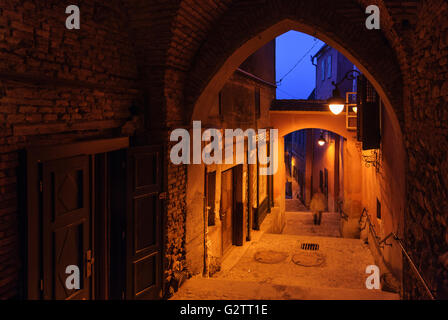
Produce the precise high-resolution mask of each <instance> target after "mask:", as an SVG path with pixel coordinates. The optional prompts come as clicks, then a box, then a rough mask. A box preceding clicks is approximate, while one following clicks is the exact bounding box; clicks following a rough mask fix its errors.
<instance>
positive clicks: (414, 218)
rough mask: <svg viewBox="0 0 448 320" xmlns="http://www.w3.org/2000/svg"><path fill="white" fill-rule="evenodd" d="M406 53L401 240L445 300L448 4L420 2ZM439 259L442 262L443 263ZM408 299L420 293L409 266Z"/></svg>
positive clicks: (447, 288)
mask: <svg viewBox="0 0 448 320" xmlns="http://www.w3.org/2000/svg"><path fill="white" fill-rule="evenodd" d="M418 12H419V13H418V17H417V25H416V28H415V31H414V34H415V36H414V42H413V46H412V51H411V52H412V55H411V58H410V72H409V78H410V79H409V81H410V91H409V93H410V94H409V100H410V105H409V108H408V110H407V111H408V112H407V114H406V124H405V131H406V135H405V136H406V147H407V151H408V156H409V165H408V173H407V210H406V230H405V235H406V244H407V246H408V247H409V248H410V249H411V254H412V257H413V258H414V259H415V260H416V264H417V266H418V267H419V268H421V269H422V270H423V276H424V277H425V278H426V279H427V280H428V281H429V283H430V286H431V287H432V288H433V289H434V290H437V291H438V294H439V297H440V298H444V299H448V269H447V268H448V261H447V258H446V256H445V259H442V256H443V255H444V254H445V255H446V253H447V252H448V233H447V230H448V216H447V207H448V201H447V199H448V160H447V159H448V154H447V152H448V136H447V130H448V124H447V123H448V122H447V120H448V20H447V19H446V17H447V16H448V3H447V2H446V1H442V0H427V1H422V4H421V6H420V8H419V10H418ZM442 262H443V263H444V265H445V267H443V266H442ZM405 280H406V281H405V293H406V295H405V296H406V297H407V298H419V297H425V296H424V291H423V290H422V287H421V286H420V285H419V284H418V283H417V281H416V280H415V277H414V275H413V274H412V273H411V272H410V271H408V272H407V273H406V274H405Z"/></svg>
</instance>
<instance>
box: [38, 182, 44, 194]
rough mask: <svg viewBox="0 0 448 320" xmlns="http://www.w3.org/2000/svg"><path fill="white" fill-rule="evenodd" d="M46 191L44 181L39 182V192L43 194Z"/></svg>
mask: <svg viewBox="0 0 448 320" xmlns="http://www.w3.org/2000/svg"><path fill="white" fill-rule="evenodd" d="M43 190H44V182H43V181H42V180H40V181H39V191H40V192H41V193H42V192H43Z"/></svg>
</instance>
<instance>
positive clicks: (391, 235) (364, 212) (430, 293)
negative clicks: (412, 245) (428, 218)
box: [359, 208, 436, 300]
mask: <svg viewBox="0 0 448 320" xmlns="http://www.w3.org/2000/svg"><path fill="white" fill-rule="evenodd" d="M364 216H365V217H366V222H365V224H364V226H363V227H362V228H361V231H362V230H364V229H365V228H366V227H367V224H368V225H369V231H370V233H371V234H372V236H373V238H374V239H375V241H376V245H377V246H378V247H380V248H382V247H383V244H384V245H388V246H392V244H390V243H387V240H389V239H393V240H395V241H396V242H397V243H398V245H399V247H400V249H401V252H402V253H403V254H404V256H405V257H406V259H407V260H408V262H409V265H410V266H411V269H412V270H413V271H414V273H415V275H416V276H417V279H418V280H419V281H420V282H421V283H422V285H423V287H424V288H425V291H426V293H427V294H428V296H429V297H430V298H431V300H436V297H435V295H434V293H433V291H432V290H431V289H430V288H429V285H428V283H427V282H426V280H425V279H424V278H423V276H422V275H421V273H420V271H419V270H418V268H417V266H416V265H415V263H414V261H413V260H412V258H411V256H410V255H409V253H408V251H407V250H406V248H405V247H404V243H403V241H402V240H401V239H400V238H399V237H398V236H397V234H396V233H395V232H391V233H389V234H388V235H387V236H386V237H384V239H383V240H380V237H378V236H377V233H376V231H375V226H374V224H373V223H372V221H371V220H370V215H369V214H368V212H367V209H366V208H364V209H363V210H362V214H361V217H360V218H359V223H360V224H361V221H362V218H363V217H364Z"/></svg>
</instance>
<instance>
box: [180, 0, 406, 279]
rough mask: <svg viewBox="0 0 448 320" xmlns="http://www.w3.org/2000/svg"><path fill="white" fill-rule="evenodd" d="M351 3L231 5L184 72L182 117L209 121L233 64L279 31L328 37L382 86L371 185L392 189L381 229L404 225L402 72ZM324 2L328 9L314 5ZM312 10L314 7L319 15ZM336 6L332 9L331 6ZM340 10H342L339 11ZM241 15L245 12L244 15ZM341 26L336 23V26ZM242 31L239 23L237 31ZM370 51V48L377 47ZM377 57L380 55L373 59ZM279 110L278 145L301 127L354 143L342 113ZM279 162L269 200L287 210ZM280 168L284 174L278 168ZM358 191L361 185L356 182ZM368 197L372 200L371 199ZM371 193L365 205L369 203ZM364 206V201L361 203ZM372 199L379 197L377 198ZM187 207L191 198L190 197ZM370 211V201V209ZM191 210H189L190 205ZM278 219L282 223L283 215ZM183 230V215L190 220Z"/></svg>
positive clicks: (383, 191)
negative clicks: (378, 154)
mask: <svg viewBox="0 0 448 320" xmlns="http://www.w3.org/2000/svg"><path fill="white" fill-rule="evenodd" d="M345 2H346V4H347V5H348V6H352V7H353V9H354V10H358V12H359V15H355V17H354V16H351V17H344V14H343V13H342V12H340V11H338V10H337V8H336V7H335V4H334V1H325V0H321V1H313V2H312V4H311V2H307V5H303V6H302V7H297V6H296V5H292V4H291V1H282V0H279V1H275V6H273V7H270V6H256V5H254V6H253V7H252V6H251V5H247V4H246V5H234V6H232V7H231V8H230V9H229V11H228V12H227V13H226V14H225V15H224V16H223V17H222V18H221V20H220V23H219V24H218V25H217V27H216V28H215V29H214V30H213V31H212V32H210V34H209V35H208V37H207V38H206V40H205V42H204V43H203V45H202V46H201V48H200V49H199V51H198V52H197V54H196V56H195V59H194V63H193V65H192V67H191V69H190V71H189V73H188V75H187V77H186V82H185V83H186V85H185V89H184V93H185V102H186V108H185V118H186V119H188V120H187V122H190V123H191V121H196V120H202V121H206V120H207V118H208V113H209V111H210V106H212V105H213V103H214V101H216V97H217V96H218V95H219V92H220V91H221V89H222V88H223V86H224V84H225V83H226V81H228V80H229V78H230V77H231V76H232V74H233V73H234V71H235V70H236V69H237V68H238V67H239V66H240V65H241V64H242V63H243V62H244V61H245V60H246V59H247V58H248V57H249V56H250V55H251V54H253V53H254V52H255V51H257V50H258V49H260V48H261V47H262V46H264V45H265V44H266V43H268V42H269V41H271V40H273V39H275V38H276V37H277V36H279V35H281V34H283V33H285V32H287V31H290V30H296V31H299V32H304V33H307V34H310V35H313V36H315V37H317V38H319V39H320V40H322V41H324V42H326V43H327V44H329V45H330V46H332V47H333V48H335V49H336V50H338V51H340V52H341V53H342V54H343V55H345V56H346V57H347V58H348V59H349V60H350V61H351V62H353V63H354V64H355V65H356V66H357V67H358V68H359V69H360V70H361V71H362V72H363V74H364V75H365V76H366V77H367V78H368V80H369V81H370V82H371V83H372V84H373V86H374V87H375V89H376V90H377V92H378V93H379V95H380V97H381V99H382V101H383V104H384V110H385V112H384V113H385V118H387V119H388V122H387V134H386V136H387V137H388V141H387V143H386V152H385V154H384V155H385V157H386V158H387V159H386V161H385V162H384V163H385V168H384V172H383V174H382V175H383V176H382V177H380V178H376V177H375V178H374V180H375V181H376V180H381V182H377V181H376V182H375V183H374V184H375V188H377V189H381V194H387V193H388V192H391V193H393V194H394V197H395V198H396V201H395V200H390V199H389V198H388V199H386V202H387V205H388V210H389V211H390V212H393V215H395V216H394V217H393V218H391V219H390V220H391V221H389V222H388V223H389V225H388V226H387V227H385V228H384V229H383V230H384V232H388V231H389V232H390V231H396V230H395V229H396V228H397V226H398V227H400V228H402V227H403V224H402V223H401V221H402V220H403V215H404V181H405V178H404V161H405V151H404V145H403V138H402V133H401V128H400V121H401V120H402V119H401V118H402V112H403V111H402V110H403V106H402V79H401V71H400V67H399V64H398V62H397V60H396V58H395V53H394V51H393V50H392V49H391V48H390V47H389V46H388V44H387V40H386V38H385V37H384V35H383V34H382V33H381V32H370V31H368V30H367V29H366V28H365V27H364V12H363V10H362V8H361V7H359V6H358V5H357V4H353V2H352V1H345ZM325 6H328V11H326V10H323V11H322V10H315V9H316V8H317V7H320V8H321V7H325ZM317 12H319V13H318V14H317ZM335 12H336V13H335ZM338 12H340V13H339V14H337V13H338ZM242 17H244V18H242ZM335 25H338V28H334V26H335ZM242 30H244V31H243V32H242ZM374 53H375V54H374ZM378 56H380V57H381V59H378ZM278 116H279V115H278V114H277V115H276V114H275V113H271V114H270V117H271V124H272V127H274V128H276V129H279V131H280V132H279V137H281V138H280V141H279V150H282V149H283V137H284V136H285V135H286V134H288V133H290V132H293V131H296V130H300V129H302V128H320V129H325V130H328V131H332V132H335V133H337V134H339V135H340V136H343V137H346V138H347V140H348V141H349V143H350V144H351V147H352V148H351V149H352V150H355V149H356V147H355V137H354V136H355V134H354V133H353V132H351V133H350V132H347V130H346V129H345V119H344V118H343V117H335V116H332V115H330V114H326V115H322V114H321V115H320V116H319V117H309V116H308V115H305V114H296V115H292V114H289V115H288V116H287V117H284V119H283V121H280V120H279V118H278ZM357 157H358V158H357V159H356V162H357V165H358V166H361V165H362V161H361V154H357ZM278 163H279V168H278V172H279V173H277V174H276V175H275V177H274V199H275V205H276V206H277V207H278V209H279V212H280V213H282V212H284V211H285V210H284V209H285V208H284V186H285V176H284V158H283V154H282V152H279V157H278ZM281 173H283V174H281ZM359 188H360V189H359V190H358V191H359V192H358V193H359V195H358V196H359V198H361V197H362V193H363V189H362V188H363V186H362V185H359ZM370 200H371V199H370ZM370 200H369V205H371V203H373V202H372V201H370ZM366 205H367V204H366ZM375 205H376V203H375ZM187 206H188V201H187ZM371 210H372V211H373V206H372V208H371ZM187 211H188V212H192V210H188V209H187ZM280 223H281V222H280ZM187 231H188V222H187ZM387 255H389V256H390V257H392V258H390V257H389V260H390V261H393V264H394V266H393V268H395V271H397V273H400V276H401V261H400V258H396V257H397V256H399V255H397V252H393V253H387Z"/></svg>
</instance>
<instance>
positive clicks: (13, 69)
mask: <svg viewBox="0 0 448 320" xmlns="http://www.w3.org/2000/svg"><path fill="white" fill-rule="evenodd" d="M77 3H78V1H75V2H72V3H70V4H77ZM78 4H79V7H80V10H81V29H80V30H67V29H66V28H65V19H66V17H67V15H66V14H65V6H66V5H65V4H63V3H61V2H60V1H39V0H34V1H23V0H20V1H19V0H7V1H6V0H1V1H0V298H1V299H5V298H12V297H16V296H18V295H20V293H19V290H20V281H21V280H20V279H21V274H20V272H21V271H22V268H23V261H21V259H20V250H19V246H20V241H19V239H20V237H19V232H18V230H19V228H20V227H22V225H21V223H22V222H20V223H19V221H21V220H19V213H18V210H17V206H18V198H19V197H20V196H22V195H21V194H18V190H17V184H18V181H17V179H18V178H17V171H18V169H19V162H18V150H21V149H23V148H26V147H28V146H38V145H47V144H62V143H68V142H71V141H74V140H79V139H87V138H95V137H96V138H104V137H112V136H117V135H120V134H121V129H120V127H121V126H122V125H123V124H124V123H125V122H126V121H127V120H128V119H129V116H130V114H129V111H128V108H129V107H130V106H131V105H132V102H133V101H134V100H136V101H138V100H139V93H138V90H137V89H136V83H135V80H136V78H137V67H136V60H135V56H134V51H133V46H132V43H131V42H130V40H129V35H128V31H127V23H126V21H127V18H126V15H125V14H124V13H123V12H122V11H121V10H120V7H119V6H118V5H119V3H118V2H117V1H112V2H108V3H107V4H104V2H99V1H79V3H78ZM67 5H68V4H67Z"/></svg>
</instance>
